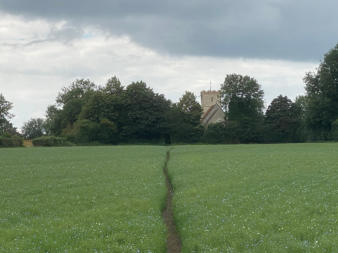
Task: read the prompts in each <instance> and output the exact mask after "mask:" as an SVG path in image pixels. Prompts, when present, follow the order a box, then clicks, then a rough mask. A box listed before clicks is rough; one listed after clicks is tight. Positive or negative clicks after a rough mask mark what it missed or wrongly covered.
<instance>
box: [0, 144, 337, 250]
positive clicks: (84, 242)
mask: <svg viewBox="0 0 338 253" xmlns="http://www.w3.org/2000/svg"><path fill="white" fill-rule="evenodd" d="M169 149H170V150H171V155H170V161H169V175H170V178H171V180H172V183H173V186H174V191H175V192H174V199H173V201H174V216H175V220H176V224H177V229H178V232H179V234H180V237H181V240H182V247H183V252H187V253H188V252H335V251H336V250H337V249H338V144H335V143H327V144H278V145H187V146H173V147H170V148H169V147H163V146H110V147H109V146H105V147H67V148H13V149H0V173H1V177H0V252H6V253H7V252H153V253H156V252H165V251H166V237H167V232H166V227H165V225H164V222H163V220H162V215H161V211H162V210H163V207H164V205H165V197H166V185H165V177H164V175H163V172H162V169H163V165H164V161H165V158H166V151H167V150H169Z"/></svg>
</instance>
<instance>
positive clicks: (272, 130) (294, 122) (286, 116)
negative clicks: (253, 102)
mask: <svg viewBox="0 0 338 253" xmlns="http://www.w3.org/2000/svg"><path fill="white" fill-rule="evenodd" d="M265 126H266V131H265V139H266V140H267V141H270V142H295V141H300V140H301V135H300V134H301V127H302V108H301V107H300V105H299V104H296V103H293V102H292V101H291V99H289V98H288V97H287V96H282V95H279V96H278V97H277V98H275V99H273V100H272V102H271V104H270V105H269V107H268V109H267V110H266V113H265Z"/></svg>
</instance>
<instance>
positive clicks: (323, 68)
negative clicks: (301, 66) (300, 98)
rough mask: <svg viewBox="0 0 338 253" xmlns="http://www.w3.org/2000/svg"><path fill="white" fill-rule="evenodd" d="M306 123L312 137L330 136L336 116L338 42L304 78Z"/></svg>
mask: <svg viewBox="0 0 338 253" xmlns="http://www.w3.org/2000/svg"><path fill="white" fill-rule="evenodd" d="M304 81H305V88H306V94H307V108H306V124H307V127H308V128H309V129H310V130H311V133H312V138H313V139H324V140H328V139H330V138H331V127H332V123H333V122H334V121H335V120H336V119H337V118H338V44H337V45H336V46H335V47H334V48H333V49H331V50H330V51H329V52H328V53H327V54H326V55H325V56H324V60H323V62H322V63H321V64H320V65H319V67H318V69H317V71H316V72H314V73H307V74H306V76H305V78H304Z"/></svg>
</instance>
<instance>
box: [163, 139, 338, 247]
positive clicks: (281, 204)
mask: <svg viewBox="0 0 338 253" xmlns="http://www.w3.org/2000/svg"><path fill="white" fill-rule="evenodd" d="M171 158H172V159H171V161H170V163H169V171H170V175H171V178H172V182H173V185H174V188H175V196H174V205H175V217H176V222H177V226H178V230H179V233H180V234H181V239H182V245H183V252H337V250H338V145H337V144H281V145H210V146H181V147H176V148H175V149H174V150H173V151H172V156H171Z"/></svg>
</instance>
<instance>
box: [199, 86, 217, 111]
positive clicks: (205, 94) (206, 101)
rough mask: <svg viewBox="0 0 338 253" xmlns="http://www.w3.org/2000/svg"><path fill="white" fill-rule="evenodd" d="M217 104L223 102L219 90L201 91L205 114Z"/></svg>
mask: <svg viewBox="0 0 338 253" xmlns="http://www.w3.org/2000/svg"><path fill="white" fill-rule="evenodd" d="M215 104H221V97H220V93H219V91H216V90H209V91H205V90H204V91H201V105H202V109H203V114H205V113H206V112H207V111H208V110H209V108H210V107H211V106H213V105H215Z"/></svg>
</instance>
